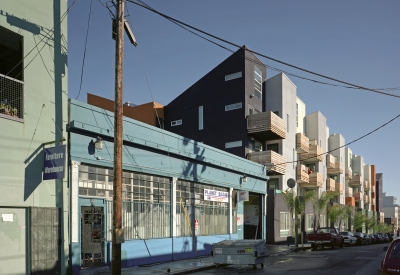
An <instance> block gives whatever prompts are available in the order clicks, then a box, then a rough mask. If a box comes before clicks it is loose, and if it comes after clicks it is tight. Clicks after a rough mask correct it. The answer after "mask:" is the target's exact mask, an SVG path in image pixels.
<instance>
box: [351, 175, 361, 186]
mask: <svg viewBox="0 0 400 275" xmlns="http://www.w3.org/2000/svg"><path fill="white" fill-rule="evenodd" d="M362 183H363V182H362V179H361V176H360V175H356V176H353V178H352V179H351V180H349V185H352V186H361V185H362Z"/></svg>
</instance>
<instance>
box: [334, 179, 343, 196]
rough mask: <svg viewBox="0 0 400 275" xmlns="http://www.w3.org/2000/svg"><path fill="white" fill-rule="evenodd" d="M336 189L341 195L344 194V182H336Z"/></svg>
mask: <svg viewBox="0 0 400 275" xmlns="http://www.w3.org/2000/svg"><path fill="white" fill-rule="evenodd" d="M335 191H336V192H338V193H339V194H340V195H343V183H340V182H337V183H336V184H335Z"/></svg>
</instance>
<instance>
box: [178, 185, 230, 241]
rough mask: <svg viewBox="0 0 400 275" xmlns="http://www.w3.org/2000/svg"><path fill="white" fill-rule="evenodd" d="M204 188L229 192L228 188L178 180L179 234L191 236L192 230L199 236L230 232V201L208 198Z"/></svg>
mask: <svg viewBox="0 0 400 275" xmlns="http://www.w3.org/2000/svg"><path fill="white" fill-rule="evenodd" d="M204 189H209V190H215V191H222V192H228V193H229V190H228V188H221V187H216V186H211V185H206V184H200V183H194V182H189V181H178V182H177V184H176V199H177V205H176V229H177V230H176V231H177V236H190V231H192V234H195V235H197V236H204V235H217V234H228V215H229V204H228V202H218V201H211V200H206V199H205V198H204ZM235 214H236V212H235ZM232 215H233V213H232ZM235 220H236V219H235Z"/></svg>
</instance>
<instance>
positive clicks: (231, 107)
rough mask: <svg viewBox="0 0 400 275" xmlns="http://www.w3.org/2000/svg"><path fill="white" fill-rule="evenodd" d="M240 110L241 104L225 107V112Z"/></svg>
mask: <svg viewBox="0 0 400 275" xmlns="http://www.w3.org/2000/svg"><path fill="white" fill-rule="evenodd" d="M241 108H242V102H239V103H235V104H230V105H226V106H225V111H232V110H236V109H241Z"/></svg>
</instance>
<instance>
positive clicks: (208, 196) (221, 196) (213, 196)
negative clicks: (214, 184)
mask: <svg viewBox="0 0 400 275" xmlns="http://www.w3.org/2000/svg"><path fill="white" fill-rule="evenodd" d="M228 199H229V193H228V192H224V191H217V190H209V189H204V200H206V201H219V202H228Z"/></svg>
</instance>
